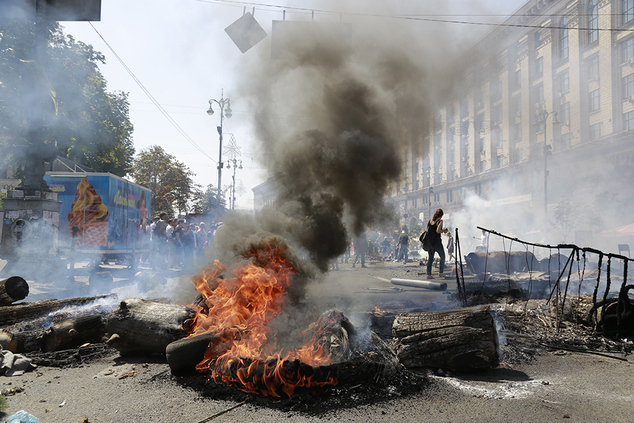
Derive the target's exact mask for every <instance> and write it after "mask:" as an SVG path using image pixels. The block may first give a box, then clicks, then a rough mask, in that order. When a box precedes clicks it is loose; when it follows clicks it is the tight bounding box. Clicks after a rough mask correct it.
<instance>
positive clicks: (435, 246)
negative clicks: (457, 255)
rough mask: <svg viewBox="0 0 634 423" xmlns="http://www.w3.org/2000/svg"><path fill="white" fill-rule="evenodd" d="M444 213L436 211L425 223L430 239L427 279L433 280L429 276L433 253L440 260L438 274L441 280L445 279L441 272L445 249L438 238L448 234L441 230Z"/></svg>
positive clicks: (446, 231)
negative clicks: (436, 254)
mask: <svg viewBox="0 0 634 423" xmlns="http://www.w3.org/2000/svg"><path fill="white" fill-rule="evenodd" d="M444 214H445V213H444V212H443V211H442V209H437V210H436V212H434V215H433V216H432V218H431V219H430V220H429V222H427V236H429V238H430V244H431V247H432V248H431V250H430V251H429V252H428V254H429V258H428V259H427V279H433V278H434V277H433V276H432V275H431V266H432V263H433V261H434V255H435V253H438V257H439V258H440V272H439V275H438V276H440V277H441V278H443V277H445V274H444V273H443V271H444V270H445V249H444V248H443V246H442V239H441V238H440V236H441V234H443V233H449V230H447V229H445V228H443V221H442V217H443V215H444Z"/></svg>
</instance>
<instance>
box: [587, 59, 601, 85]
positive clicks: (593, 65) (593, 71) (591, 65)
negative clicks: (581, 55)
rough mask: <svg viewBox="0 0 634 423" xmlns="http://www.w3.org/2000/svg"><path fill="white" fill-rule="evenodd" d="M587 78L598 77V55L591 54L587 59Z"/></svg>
mask: <svg viewBox="0 0 634 423" xmlns="http://www.w3.org/2000/svg"><path fill="white" fill-rule="evenodd" d="M587 66H588V80H593V79H594V80H597V79H598V78H599V56H598V55H596V56H592V57H591V58H590V59H588V62H587Z"/></svg>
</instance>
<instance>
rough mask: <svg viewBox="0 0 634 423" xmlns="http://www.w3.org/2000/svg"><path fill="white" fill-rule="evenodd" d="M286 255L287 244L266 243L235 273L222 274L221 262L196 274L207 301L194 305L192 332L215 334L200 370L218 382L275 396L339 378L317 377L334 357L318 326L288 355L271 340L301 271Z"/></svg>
mask: <svg viewBox="0 0 634 423" xmlns="http://www.w3.org/2000/svg"><path fill="white" fill-rule="evenodd" d="M285 257H286V250H285V248H283V247H280V246H279V245H272V244H266V245H264V246H263V247H261V248H258V249H253V250H250V252H249V253H248V257H246V258H247V259H249V261H248V263H247V264H246V265H245V266H243V267H241V268H238V269H236V270H235V271H234V274H235V277H231V278H222V277H221V273H222V272H224V271H226V269H225V268H224V267H223V266H222V265H221V264H220V263H219V262H215V263H214V266H213V267H212V268H211V269H208V270H206V271H205V272H203V273H202V274H201V275H198V276H197V277H194V278H193V283H194V285H195V286H196V288H197V290H198V292H200V294H201V295H202V301H199V303H198V304H197V305H194V306H193V308H195V309H197V311H198V315H197V316H196V319H195V321H194V322H193V323H192V326H191V336H197V335H203V334H211V337H210V340H209V343H208V344H207V348H206V350H205V352H204V358H203V359H202V361H201V362H200V363H198V365H197V366H196V369H197V370H199V371H203V372H207V371H209V372H210V375H211V379H212V380H214V381H215V382H216V383H224V384H229V385H235V386H237V387H239V388H240V389H241V390H243V391H245V392H251V393H257V394H262V395H272V396H282V395H286V396H290V395H292V394H293V392H294V391H295V389H296V388H298V387H310V386H325V385H335V384H336V383H337V382H336V380H334V379H333V378H331V377H328V376H322V375H320V376H319V377H317V373H319V372H316V370H315V368H316V367H319V366H320V365H322V364H327V363H329V362H330V360H331V358H332V356H333V354H332V351H331V349H330V348H329V349H328V351H326V350H325V349H324V348H323V346H322V344H323V342H322V343H320V342H316V339H317V338H316V337H317V336H318V335H319V332H318V331H317V332H314V331H313V336H311V337H310V339H309V340H308V342H306V343H305V344H304V345H303V346H301V347H299V348H296V349H294V350H292V351H288V352H287V353H285V354H283V353H282V351H280V350H279V349H278V348H277V346H276V342H275V340H274V339H270V337H271V328H270V323H271V321H272V320H273V319H274V318H275V317H276V316H277V315H278V314H279V313H280V312H281V310H282V307H283V304H284V301H285V298H286V296H285V293H286V291H287V289H288V288H289V284H290V280H291V277H292V276H293V274H294V273H295V271H296V270H295V267H294V265H293V264H292V263H291V262H290V261H289V260H288V259H287V258H285ZM254 263H257V265H256V264H254ZM322 326H323V325H322ZM318 327H321V326H318ZM308 333H309V332H305V334H308ZM319 336H320V335H319ZM328 336H329V339H332V338H330V334H329V335H328Z"/></svg>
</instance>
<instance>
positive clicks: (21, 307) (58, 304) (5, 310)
mask: <svg viewBox="0 0 634 423" xmlns="http://www.w3.org/2000/svg"><path fill="white" fill-rule="evenodd" d="M106 297H107V295H100V296H97V297H78V298H69V299H66V300H41V301H33V302H29V303H22V304H12V305H8V306H4V307H0V326H9V325H13V324H15V323H19V322H21V321H24V320H30V319H34V318H36V317H39V316H42V315H44V314H47V313H50V312H52V311H55V310H59V309H61V308H64V307H68V306H73V305H85V304H88V303H90V302H93V301H96V300H98V299H101V298H106Z"/></svg>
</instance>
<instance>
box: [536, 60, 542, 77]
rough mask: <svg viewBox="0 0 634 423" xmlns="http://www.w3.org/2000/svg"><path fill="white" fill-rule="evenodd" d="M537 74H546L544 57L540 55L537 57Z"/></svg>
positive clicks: (538, 75)
mask: <svg viewBox="0 0 634 423" xmlns="http://www.w3.org/2000/svg"><path fill="white" fill-rule="evenodd" d="M535 75H536V76H537V77H538V78H539V77H540V76H542V75H544V58H543V57H538V58H537V59H535Z"/></svg>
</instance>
